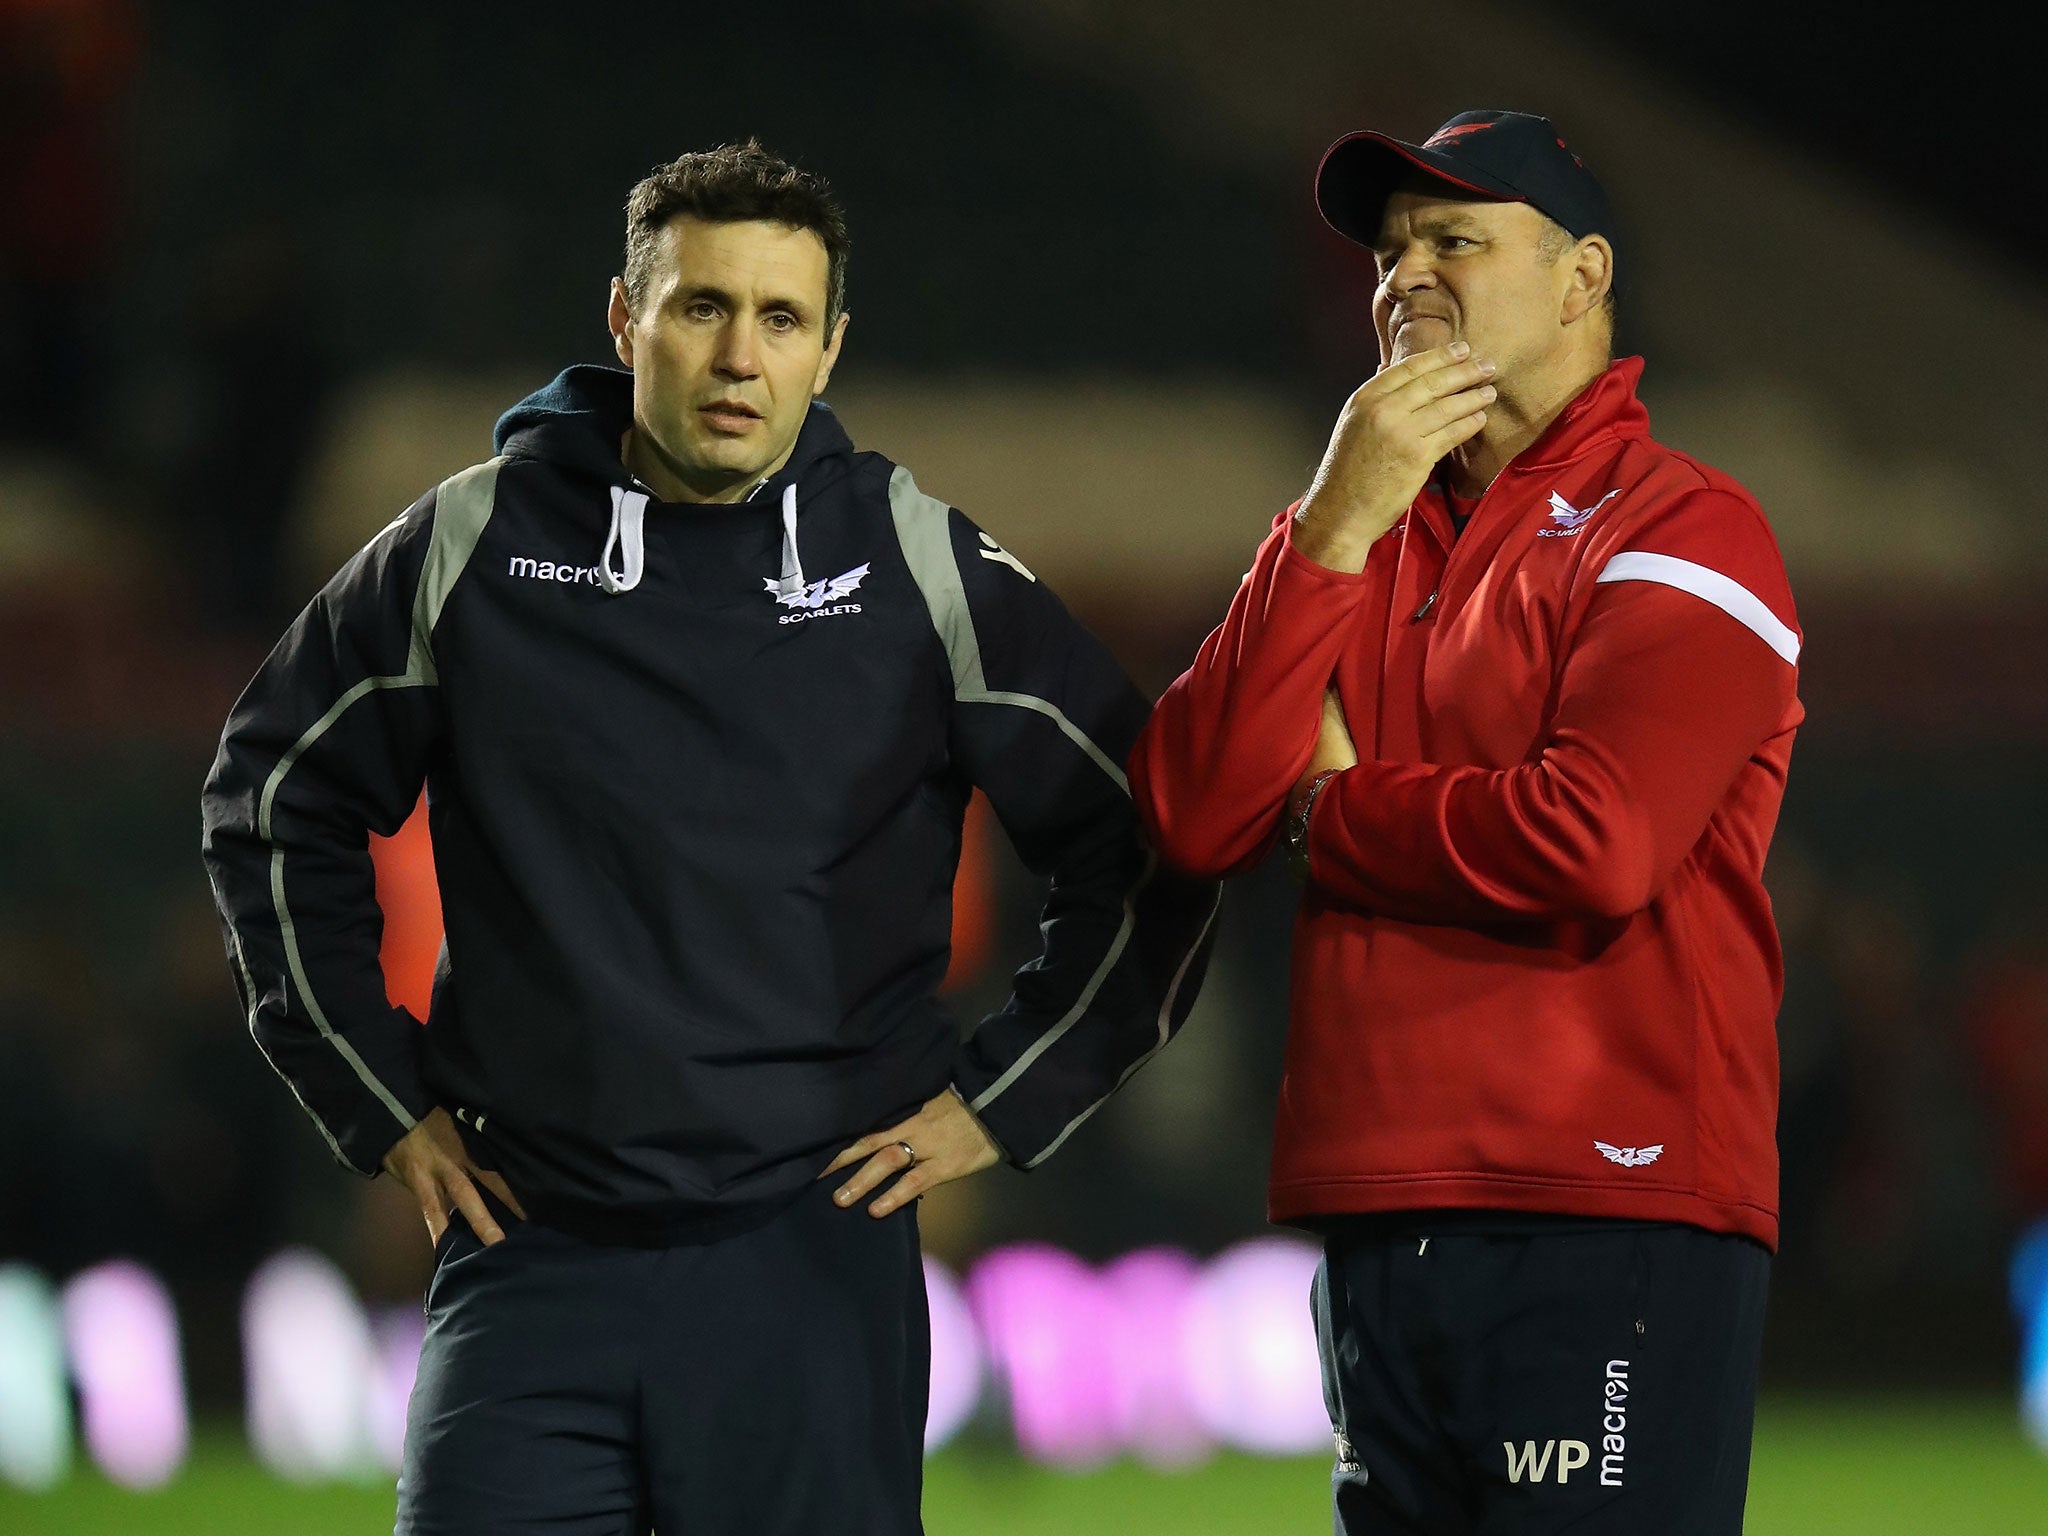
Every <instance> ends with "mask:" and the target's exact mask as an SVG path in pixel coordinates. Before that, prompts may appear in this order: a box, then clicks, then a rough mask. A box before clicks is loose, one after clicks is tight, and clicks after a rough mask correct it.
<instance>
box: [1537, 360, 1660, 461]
mask: <svg viewBox="0 0 2048 1536" xmlns="http://www.w3.org/2000/svg"><path fill="white" fill-rule="evenodd" d="M1642 376H1643V360H1642V359H1641V358H1640V357H1620V358H1616V359H1615V360H1614V361H1613V362H1611V363H1609V364H1608V365H1607V367H1606V368H1605V369H1604V370H1602V372H1601V373H1600V375H1599V376H1598V377H1597V378H1595V379H1594V380H1593V382H1592V383H1590V384H1588V385H1587V386H1586V387H1585V388H1584V389H1582V390H1580V391H1579V392H1578V394H1577V395H1576V396H1575V397H1574V398H1573V400H1572V403H1571V404H1570V405H1567V406H1566V407H1565V408H1564V409H1563V410H1562V411H1561V412H1559V413H1558V417H1557V420H1555V421H1553V422H1552V423H1551V424H1550V425H1549V426H1548V427H1547V428H1545V429H1544V432H1543V435H1542V436H1541V437H1539V438H1537V439H1536V441H1535V442H1533V443H1531V444H1530V445H1529V446H1528V447H1527V448H1524V449H1523V450H1522V451H1521V452H1520V453H1518V454H1516V455H1515V456H1514V458H1513V459H1511V460H1509V461H1508V465H1507V467H1506V469H1504V470H1502V473H1503V474H1522V473H1526V472H1528V471H1530V470H1537V469H1554V468H1556V467H1557V466H1558V465H1560V464H1564V463H1567V462H1569V461H1570V460H1572V459H1576V458H1578V457H1579V456H1580V455H1581V454H1583V453H1586V452H1588V451H1589V450H1591V449H1594V448H1598V447H1600V446H1601V445H1603V444H1605V443H1610V442H1620V441H1622V440H1623V439H1625V438H1632V437H1648V436H1649V435H1650V413H1649V412H1648V411H1647V410H1645V409H1644V408H1643V403H1642V401H1640V400H1638V399H1637V398H1636V383H1637V381H1638V380H1639V379H1641V378H1642Z"/></svg>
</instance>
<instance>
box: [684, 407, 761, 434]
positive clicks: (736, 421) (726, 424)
mask: <svg viewBox="0 0 2048 1536" xmlns="http://www.w3.org/2000/svg"><path fill="white" fill-rule="evenodd" d="M697 414H698V415H699V416H702V417H704V418H705V419H706V420H707V421H709V422H710V423H711V425H712V426H714V427H721V428H723V429H724V430H726V431H728V432H744V431H746V430H747V428H749V427H750V426H752V425H753V424H754V423H755V422H757V421H759V420H760V419H761V413H760V412H759V411H757V410H755V409H754V408H753V407H752V406H751V405H749V404H747V403H746V401H744V400H714V401H712V402H711V403H710V404H709V405H700V406H698V407H697Z"/></svg>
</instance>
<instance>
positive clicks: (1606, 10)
mask: <svg viewBox="0 0 2048 1536" xmlns="http://www.w3.org/2000/svg"><path fill="white" fill-rule="evenodd" d="M1524 3H1525V4H1526V5H1527V6H1528V8H1529V9H1531V10H1533V11H1536V12H1540V13H1545V14H1548V15H1550V16H1553V17H1557V18H1559V19H1561V20H1569V21H1570V22H1572V23H1573V24H1575V25H1577V26H1585V27H1588V28H1589V29H1590V30H1591V31H1592V32H1593V33H1594V34H1595V35H1604V36H1605V38H1606V39H1607V40H1608V41H1610V42H1611V43H1613V44H1615V45H1616V46H1618V47H1619V48H1620V49H1621V50H1622V51H1623V52H1625V53H1629V54H1633V55H1634V56H1635V57H1637V58H1639V59H1641V60H1642V61H1643V63H1644V64H1645V65H1646V66H1648V67H1649V68H1651V69H1653V70H1655V71H1656V72H1657V73H1658V74H1660V75H1663V76H1664V77H1666V78H1669V79H1672V80H1675V81H1678V82H1681V83H1683V84H1684V85H1685V86H1686V87H1687V88H1688V89H1690V90H1691V91H1693V92H1694V93H1696V94H1698V95H1700V96H1703V97H1706V98H1708V99H1710V100H1712V101H1715V102H1717V103H1719V104H1720V105H1722V106H1724V107H1726V108H1731V109H1733V110H1735V111H1737V112H1739V113H1742V114H1744V115H1747V116H1750V117H1752V118H1753V119H1754V120H1755V121H1756V122H1757V123H1758V124H1759V125H1760V126H1762V127H1764V128H1766V129H1769V130H1771V131H1773V132H1775V133H1778V134H1781V135H1783V136H1785V137H1787V138H1789V139H1791V140H1794V141H1800V142H1805V143H1807V144H1808V145H1810V146H1811V147H1812V149H1813V150H1814V152H1815V153H1816V154H1817V155H1818V156H1819V157H1820V158H1822V159H1824V160H1827V161H1831V162H1833V163H1834V164H1836V165H1838V166H1841V167H1842V168H1844V169H1845V170H1847V171H1849V172H1851V173H1852V174H1853V175H1855V176H1856V177H1857V179H1859V180H1860V181H1862V182H1863V183H1865V184H1866V185H1867V186H1872V187H1875V188H1876V189H1878V190H1879V191H1881V192H1883V193H1885V194H1887V195H1889V196H1892V197H1894V198H1896V199H1897V201H1898V205H1899V207H1900V209H1901V212H1902V213H1906V214H1908V215H1911V214H1914V213H1918V214H1920V215H1922V216H1924V217H1925V218H1926V219H1927V220H1928V222H1929V223H1930V225H1931V226H1932V231H1933V233H1934V234H1935V235H1937V236H1940V237H1941V238H1944V239H1946V238H1951V237H1952V238H1954V239H1955V240H1957V241H1958V242H1960V245H1961V247H1965V248H1968V249H1969V250H1971V252H1972V253H1973V254H1975V255H1978V256H1983V257H1989V258H1991V259H1992V260H1994V261H1996V262H1998V263H1999V264H2001V265H2006V266H2010V267H2014V268H2017V269H2021V270H2025V271H2029V272H2031V273H2034V274H2041V273H2048V175H2044V173H2043V169H2042V148H2043V145H2042V134H2041V127H2040V112H2039V107H2038V102H2039V84H2038V79H2037V78H2034V77H2035V73H2036V71H2037V70H2038V61H2039V48H2038V47H2037V46H2036V45H2032V44H2026V43H2024V40H2023V38H2022V37H2021V36H2020V35H2019V34H2018V31H2017V29H2016V28H2014V27H2012V26H2005V25H1999V24H1994V23H1993V22H1992V21H1991V20H1990V13H1988V12H1985V11H1981V10H1978V9H1977V8H1974V7H1954V8H1949V9H1946V10H1942V9H1939V8H1936V9H1928V10H1908V9H1906V8H1903V7H1893V6H1886V5H1871V6H1867V7H1853V8H1852V7H1847V6H1818V5H1813V4H1811V3H1807V4H1801V3H1799V0H1721V3H1716V4H1707V5H1679V4H1662V3H1656V4H1645V3H1643V0H1524ZM1886 18H1894V19H1891V20H1887V19H1886ZM1897 18H1911V19H1912V20H1911V23H1910V24H1908V23H1907V22H1906V21H1904V20H1901V19H1897ZM2035 25H2038V22H2036V23H2035ZM2023 118H2024V120H2023ZM1933 248H1934V247H1933V246H1932V245H1930V251H1932V250H1933Z"/></svg>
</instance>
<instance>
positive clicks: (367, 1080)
mask: <svg viewBox="0 0 2048 1536" xmlns="http://www.w3.org/2000/svg"><path fill="white" fill-rule="evenodd" d="M451 483H453V482H451ZM436 499H437V497H436V495H433V494H430V495H428V496H427V497H424V498H422V499H421V500H420V501H419V502H418V503H417V504H415V505H414V506H413V507H412V508H411V509H410V510H408V511H407V512H406V513H405V514H404V515H403V516H402V517H400V518H399V519H398V520H397V521H395V522H394V523H392V524H391V525H390V526H389V527H387V528H386V529H385V530H384V531H383V532H382V533H380V534H378V535H377V537H376V538H374V539H372V540H371V541H370V543H369V544H368V545H367V546H366V547H365V548H364V549H363V550H362V552H361V553H360V554H358V555H357V556H356V557H355V558H354V559H353V560H351V561H350V562H349V563H348V564H347V565H346V566H344V567H343V568H342V569H341V571H340V572H339V573H338V574H337V575H336V576H335V577H334V579H333V580H332V581H330V582H329V583H328V584H327V586H326V588H325V589H324V590H322V591H321V593H320V594H319V596H317V597H316V598H315V599H314V600H313V602H312V604H311V605H310V606H309V607H308V608H307V609H306V611H305V612H304V613H302V614H301V615H300V616H299V618H298V620H297V622H295V623H294V624H293V625H292V627H291V628H290V630H288V631H287V632H286V634H285V636H284V638H283V639H282V640H281V641H279V642H278V645H277V648H276V649H275V650H273V651H272V652H271V653H270V656H269V658H268V659H267V660H266V661H265V662H264V663H263V666H262V667H261V669H260V670H259V671H258V672H257V673H256V676H255V678H254V680H253V681H251V682H250V684H249V686H248V687H247V688H246V689H245V690H244V691H243V693H242V696H241V698H240V699H239V700H237V701H236V703H235V707H234V711H233V713H231V714H230V715H229V717H228V722H227V728H226V730H225V732H224V733H223V735H222V737H221V744H220V752H219V755H218V756H217V757H216V758H215V759H214V764H213V771H212V772H211V773H210V774H209V775H208V777H207V780H206V787H205V790H204V793H203V796H202V801H201V812H202V819H203V841H202V852H203V855H204V858H205V862H206V869H207V875H208V878H209V879H210V881H211V883H212V886H213V895H214V901H215V904H216V905H217V906H218V907H219V909H220V915H221V920H222V925H223V929H224V932H225V937H226V942H227V950H228V961H229V966H230V969H231V970H232V971H233V973H234V976H235V981H236V985H237V986H238V988H239V989H240V992H241V1000H242V1007H243V1011H244V1013H245V1015H246V1017H247V1018H248V1021H249V1032H250V1034H251V1035H252V1036H253V1037H254V1039H255V1041H256V1044H257V1046H258V1048H259V1049H261V1051H262V1052H263V1054H264V1056H265V1058H266V1059H267V1060H268V1061H269V1062H270V1065H271V1066H272V1067H273V1068H274V1069H275V1070H276V1071H277V1073H278V1075H279V1076H281V1077H282V1078H283V1079H284V1080H285V1082H286V1083H287V1084H289V1085H290V1087H291V1089H292V1092H293V1093H295V1094H296V1095H297V1096H298V1099H299V1102H300V1104H301V1105H302V1106H304V1108H305V1110H306V1113H307V1114H308V1115H309V1116H311V1118H312V1120H313V1123H314V1124H315V1125H316V1126H317V1127H318V1128H319V1130H320V1132H321V1134H322V1135H323V1136H324V1137H325V1138H326V1140H327V1145H328V1147H329V1149H330V1150H332V1151H333V1153H334V1155H335V1157H336V1158H337V1159H338V1160H339V1161H340V1162H341V1163H342V1164H343V1165H344V1166H346V1167H349V1168H352V1169H354V1170H355V1171H356V1172H358V1173H361V1174H366V1175H369V1176H372V1177H374V1176H375V1175H376V1173H377V1171H378V1168H379V1166H380V1164H381V1163H382V1161H383V1157H384V1154H385V1153H386V1152H387V1151H389V1150H390V1148H391V1146H392V1145H393V1143H395V1142H396V1141H397V1140H398V1139H399V1138H400V1137H401V1136H403V1135H404V1134H405V1132H406V1131H408V1130H409V1129H411V1128H412V1126H413V1125H414V1124H415V1123H416V1122H417V1121H418V1120H419V1118H420V1117H421V1116H422V1115H424V1114H425V1113H426V1112H427V1111H428V1110H429V1109H430V1108H431V1107H432V1100H431V1098H430V1097H429V1096H428V1094H427V1092H426V1089H425V1088H424V1086H423V1085H422V1083H421V1080H420V1071H419V1066H418V1062H417V1056H416V1052H417V1046H418V1035H419V1028H420V1026H419V1024H418V1022H417V1021H416V1020H414V1019H413V1018H412V1016H411V1015H410V1014H408V1013H407V1012H405V1011H404V1010H403V1009H400V1008H396V1007H394V1006H392V1004H391V1003H390V1002H389V1001H388V1000H387V998H386V996H385V991H384V974H383V971H382V969H381V967H380V966H379V963H378V947H379V943H380V940H381V939H382V936H383V929H384V919H383V913H382V911H381V910H380V909H379V907H378V905H377V899H376V884H375V877H374V873H373V871H372V868H371V863H370V854H369V834H370V833H372V832H376V833H379V834H384V835H388V834H390V833H392V832H395V831H396V830H397V829H398V827H399V826H400V824H401V823H403V822H404V820H405V818H406V816H407V815H408V814H409V813H410V812H411V810H412V808H413V807H414V805H415V804H417V802H418V800H419V794H420V786H421V784H422V782H423V781H424V779H425V776H426V769H427V762H428V758H429V757H430V755H431V754H432V752H433V749H434V744H435V740H436V737H437V735H438V733H439V728H440V727H439V721H440V708H439V699H438V691H439V690H438V688H437V687H436V677H435V673H434V668H433V663H432V658H431V655H430V654H429V653H428V651H427V649H426V645H425V641H426V637H427V630H428V629H430V627H431V617H432V614H431V612H430V609H431V606H432V602H431V599H432V594H431V593H429V592H427V591H425V590H424V589H425V588H426V586H427V585H428V583H427V582H426V581H425V580H424V577H425V576H426V568H427V565H428V557H429V553H430V551H431V550H432V547H433V545H434V543H435V539H434V527H435V520H436V519H435V503H436Z"/></svg>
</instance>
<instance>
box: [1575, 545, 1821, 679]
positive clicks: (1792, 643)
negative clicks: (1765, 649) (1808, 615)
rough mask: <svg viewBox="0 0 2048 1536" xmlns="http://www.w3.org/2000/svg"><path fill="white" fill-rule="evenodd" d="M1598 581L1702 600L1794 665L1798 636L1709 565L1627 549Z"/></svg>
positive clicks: (1759, 600)
mask: <svg viewBox="0 0 2048 1536" xmlns="http://www.w3.org/2000/svg"><path fill="white" fill-rule="evenodd" d="M1598 579H1599V580H1600V581H1603V582H1607V581H1654V582H1656V583H1658V584H1659V585H1660V586H1666V587H1676V588H1678V590H1679V591H1681V592H1690V593H1691V594H1692V595H1693V596H1694V597H1698V598H1704V599H1705V600H1706V601H1708V602H1710V603H1712V604H1713V605H1714V606H1715V607H1716V608H1718V609H1720V610H1721V611H1722V612H1723V613H1725V614H1727V615H1728V617H1729V618H1731V619H1733V620H1735V622H1736V623H1738V624H1740V625H1742V626H1743V627H1744V628H1745V629H1747V630H1749V631H1750V632H1751V633H1753V634H1754V635H1755V636H1756V637H1757V638H1758V639H1759V640H1761V641H1763V643H1764V644H1765V645H1768V646H1769V647H1770V648H1771V649H1772V650H1774V651H1776V652H1777V653H1778V654H1779V655H1780V656H1782V657H1783V658H1784V659H1785V660H1786V661H1788V662H1791V663H1793V664H1794V665H1797V664H1798V661H1799V636H1798V635H1797V634H1795V633H1794V632H1793V631H1792V630H1790V629H1788V628H1786V626H1785V625H1784V624H1783V623H1782V622H1781V621H1780V620H1779V618H1778V616H1777V615H1776V614H1775V613H1773V612H1771V610H1770V609H1769V608H1767V607H1765V606H1764V602H1763V599H1762V598H1760V597H1758V596H1757V595H1756V594H1755V593H1754V592H1752V591H1750V590H1749V588H1747V587H1745V586H1744V585H1742V583H1741V582H1739V581H1736V580H1734V579H1733V578H1731V577H1727V576H1723V575H1722V574H1721V573H1720V572H1719V571H1717V570H1714V569H1712V568H1711V567H1709V566H1704V565H1694V564H1693V563H1692V561H1690V560H1681V559H1679V558H1678V557H1677V556H1676V555H1653V554H1650V553H1648V552H1647V551H1645V550H1637V549H1632V550H1627V551H1624V552H1623V553H1621V554H1618V555H1616V556H1615V557H1614V558H1613V559H1612V560H1609V561H1608V562H1607V564H1606V566H1605V567H1603V568H1602V570H1601V572H1600V575H1599V578H1598Z"/></svg>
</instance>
